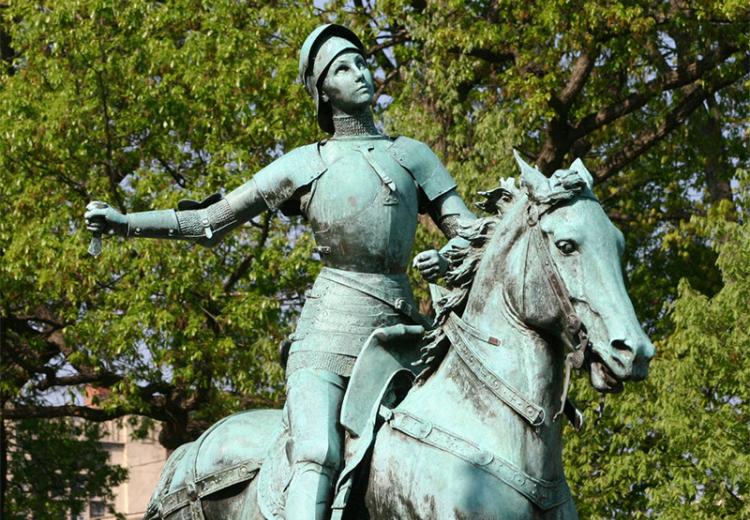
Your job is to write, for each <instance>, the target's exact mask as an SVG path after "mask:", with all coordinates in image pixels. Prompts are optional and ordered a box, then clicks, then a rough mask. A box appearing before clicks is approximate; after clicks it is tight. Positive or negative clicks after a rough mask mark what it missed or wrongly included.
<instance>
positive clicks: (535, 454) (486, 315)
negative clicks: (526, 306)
mask: <svg viewBox="0 0 750 520" xmlns="http://www.w3.org/2000/svg"><path fill="white" fill-rule="evenodd" d="M508 217H510V215H509V216H508ZM508 217H506V218H505V219H503V221H502V222H500V223H499V224H498V227H497V230H496V232H495V235H494V236H493V238H492V239H491V240H490V243H489V244H488V245H487V249H486V250H485V253H484V256H483V258H482V260H481V262H480V265H479V268H478V270H477V273H476V275H475V278H474V282H473V284H472V289H471V292H470V294H469V296H468V300H467V304H466V308H465V311H464V313H463V319H464V321H465V322H467V323H469V324H471V325H472V326H473V327H475V328H477V329H479V330H480V331H482V332H484V333H486V334H488V335H491V336H494V337H497V338H499V339H500V341H501V345H500V346H492V345H489V344H486V343H482V342H476V341H475V342H474V343H473V346H474V348H475V349H477V350H478V351H480V353H481V354H482V357H484V359H485V360H486V368H487V369H489V370H491V371H492V372H493V373H494V374H496V375H497V376H499V377H500V378H501V379H502V380H503V381H504V382H505V383H507V384H509V385H511V386H513V387H514V388H515V389H517V390H518V391H520V392H521V393H522V394H523V395H524V396H525V397H526V398H527V399H528V400H529V401H531V402H533V403H535V404H537V405H538V406H540V407H541V408H542V409H543V410H544V413H545V421H544V424H543V425H542V426H540V427H538V428H534V427H532V426H531V425H530V424H528V422H526V421H525V419H523V418H522V417H521V416H520V415H518V414H517V413H516V412H515V411H513V410H512V409H511V408H510V407H509V406H508V405H506V404H505V403H503V402H502V401H501V400H500V399H499V398H497V397H496V396H495V395H494V394H492V392H491V391H489V390H488V389H486V388H482V385H483V383H481V382H479V381H478V380H476V378H474V377H473V376H471V375H470V374H469V373H468V370H467V368H466V365H465V364H464V363H463V362H462V361H461V359H460V358H459V357H458V355H457V353H456V349H455V348H450V349H449V352H448V354H447V355H446V357H445V359H444V360H443V362H442V363H441V365H440V367H439V368H438V370H437V371H436V373H435V374H434V375H433V376H432V377H431V378H430V379H429V380H428V381H427V382H426V383H425V385H424V388H423V389H422V390H421V391H422V392H424V393H425V394H426V395H431V396H432V397H431V398H430V397H428V398H427V399H425V400H424V402H425V403H427V402H432V403H435V402H437V403H439V404H438V406H434V405H427V406H428V407H429V408H430V409H431V411H432V413H434V414H436V415H438V416H440V418H441V420H448V421H450V422H452V424H451V425H446V427H447V428H449V429H450V428H453V429H454V430H453V431H456V432H457V433H464V434H465V435H466V436H467V437H470V438H471V440H473V441H474V442H476V443H477V444H479V445H481V446H483V447H485V449H490V450H492V451H493V452H494V453H496V454H498V455H500V456H501V457H503V458H505V459H506V460H509V461H510V462H512V463H514V464H516V465H517V466H519V467H521V468H522V469H524V471H526V472H527V473H529V474H531V475H533V476H537V477H540V478H546V479H556V478H559V477H561V476H562V447H561V445H562V442H561V419H559V418H558V419H557V421H554V422H553V421H552V418H553V416H554V415H555V413H556V412H557V411H558V409H559V408H560V395H561V392H562V353H561V349H559V348H551V346H550V345H549V344H548V343H547V341H546V340H545V339H544V338H543V337H541V336H540V335H539V334H537V333H536V332H534V331H533V330H531V329H530V328H529V327H527V326H526V325H525V324H524V318H523V317H522V316H519V315H518V314H517V313H516V312H515V311H514V310H513V308H512V306H511V304H510V302H509V300H511V299H512V297H511V293H512V291H513V290H517V289H516V286H517V284H519V283H520V282H521V280H522V279H523V278H524V269H525V267H523V266H525V263H524V262H525V258H526V251H525V249H526V247H527V244H528V228H527V227H526V226H525V221H520V220H519V218H515V219H513V220H512V221H509V222H506V220H508ZM521 222H524V223H521ZM518 266H521V267H520V268H518ZM472 385H473V386H472ZM449 401H453V402H449ZM446 410H448V411H449V413H446Z"/></svg>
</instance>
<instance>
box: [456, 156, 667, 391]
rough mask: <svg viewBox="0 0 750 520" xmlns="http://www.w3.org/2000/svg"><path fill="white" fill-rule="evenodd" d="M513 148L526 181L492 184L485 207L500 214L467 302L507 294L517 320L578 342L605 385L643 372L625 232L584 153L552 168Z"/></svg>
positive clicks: (643, 344)
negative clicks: (625, 264) (603, 200)
mask: <svg viewBox="0 0 750 520" xmlns="http://www.w3.org/2000/svg"><path fill="white" fill-rule="evenodd" d="M515 155H516V160H517V162H518V164H519V165H520V167H521V185H520V186H518V185H517V183H516V182H515V180H514V179H504V180H502V181H501V185H500V187H499V188H497V189H495V190H493V191H491V192H487V193H485V196H486V197H487V201H486V202H485V203H484V208H485V209H488V210H494V211H495V212H497V214H498V215H499V220H497V223H496V225H495V226H494V227H495V228H496V229H495V231H494V232H493V233H492V234H491V236H489V235H488V240H487V244H486V245H485V247H483V255H482V256H483V258H482V260H481V262H482V264H485V263H486V264H485V267H486V268H483V267H482V265H479V266H478V267H477V269H476V271H477V279H476V280H474V282H475V283H474V286H475V287H474V288H472V293H475V292H478V293H480V294H479V295H478V296H479V297H478V298H472V297H471V296H470V297H469V299H468V300H469V301H468V302H467V309H469V310H470V312H471V307H472V305H474V307H475V308H474V311H475V314H477V312H476V311H477V308H476V306H477V305H481V304H478V303H476V302H477V300H480V301H482V300H486V301H493V300H494V301H495V302H496V303H497V302H498V301H499V300H501V301H500V304H499V305H496V307H501V308H503V309H504V312H506V313H507V314H508V315H510V316H511V317H512V321H515V322H517V323H519V324H521V325H522V326H527V327H528V328H529V329H531V330H533V331H536V332H538V333H539V334H540V335H541V336H543V337H544V338H546V339H551V340H552V341H549V343H550V344H552V345H563V346H564V345H567V346H568V347H570V348H571V350H573V351H575V350H576V349H579V350H580V352H578V354H577V356H578V359H579V361H578V365H577V366H579V367H580V366H585V367H587V368H588V369H589V372H590V376H591V383H592V385H593V386H594V387H595V388H596V389H597V390H599V391H601V392H615V391H619V390H620V389H621V388H622V382H623V381H627V380H633V381H637V380H641V379H644V378H645V377H646V376H647V374H648V366H649V361H650V360H651V358H652V357H653V356H654V346H653V344H652V343H651V341H650V340H649V339H648V337H647V336H646V334H645V333H644V332H643V329H642V328H641V326H640V323H639V322H638V319H637V317H636V315H635V311H634V309H633V305H632V303H631V301H630V298H629V297H628V294H627V291H626V289H625V283H624V280H623V274H622V260H621V258H622V253H623V247H624V239H623V235H622V233H621V232H620V231H619V230H618V229H617V228H616V227H615V226H614V225H613V224H612V222H611V221H610V220H609V218H608V217H607V215H606V213H605V212H604V210H603V209H602V207H601V205H600V203H599V201H598V200H597V198H596V196H595V195H594V193H593V191H592V189H591V188H592V186H593V178H592V176H591V174H590V173H589V172H588V170H586V167H585V166H584V165H583V163H582V162H581V161H580V159H577V160H576V161H575V162H574V163H573V164H572V165H571V167H570V168H569V169H567V170H558V171H557V172H555V173H554V174H553V175H552V176H551V177H549V178H547V177H545V176H544V175H543V174H542V173H541V172H539V171H538V170H536V169H535V168H533V167H532V166H530V165H528V164H527V163H526V162H525V161H524V160H523V159H522V158H521V157H520V156H519V155H518V153H516V154H515ZM483 273H484V278H485V279H481V278H483V276H482V274H483ZM477 286H479V287H477ZM475 296H476V295H475Z"/></svg>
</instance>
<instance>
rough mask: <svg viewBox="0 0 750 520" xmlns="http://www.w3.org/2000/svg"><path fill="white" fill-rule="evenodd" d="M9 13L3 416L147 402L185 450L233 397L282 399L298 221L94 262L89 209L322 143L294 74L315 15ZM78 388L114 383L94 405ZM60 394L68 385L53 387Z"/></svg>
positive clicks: (221, 10) (228, 182)
mask: <svg viewBox="0 0 750 520" xmlns="http://www.w3.org/2000/svg"><path fill="white" fill-rule="evenodd" d="M3 14H4V28H5V31H6V33H7V34H8V35H9V40H10V42H12V49H13V51H14V53H15V54H14V58H13V60H11V64H12V66H11V67H10V69H9V71H7V73H5V74H4V75H3V76H2V80H1V81H2V86H1V87H0V88H1V91H0V105H2V107H3V114H4V116H3V120H2V123H0V124H1V125H2V131H1V132H2V135H3V136H4V138H3V140H2V144H0V171H1V172H2V177H3V182H2V186H1V187H0V193H1V196H2V199H3V200H4V201H8V204H3V207H2V209H0V220H1V221H2V223H0V254H1V255H2V258H3V261H2V265H1V266H0V287H2V294H3V300H2V316H3V321H4V324H5V329H6V335H5V340H4V342H3V344H2V348H3V377H2V383H0V385H2V396H3V399H2V401H3V403H4V407H5V411H4V413H5V417H7V418H11V419H15V418H21V417H38V418H44V417H60V416H78V417H83V418H87V419H90V420H106V419H110V418H114V417H119V416H122V415H123V414H133V413H134V414H142V415H146V416H149V417H152V418H154V419H158V420H160V421H164V423H165V429H164V430H163V434H162V438H161V440H162V442H163V444H164V445H165V446H167V447H172V448H174V447H176V446H178V445H179V444H181V443H182V442H185V441H186V440H190V439H192V438H194V437H195V436H196V435H197V434H199V433H200V432H201V431H202V430H203V429H204V428H205V427H206V426H207V425H208V424H210V422H213V421H214V420H215V419H216V418H218V417H220V416H221V415H224V414H226V413H227V412H228V411H229V410H232V409H236V408H238V407H252V406H261V405H263V406H271V405H274V404H278V403H279V399H280V396H281V392H280V388H281V369H280V367H279V366H278V363H277V359H278V354H277V347H278V344H279V342H280V341H281V340H282V339H283V338H284V336H285V335H286V334H287V333H288V332H289V329H290V323H289V318H288V317H289V316H290V315H292V314H293V313H294V309H295V308H296V307H297V306H298V302H299V301H300V298H301V297H302V292H303V291H304V288H305V286H307V285H309V283H310V280H311V279H312V277H313V276H314V274H315V268H314V267H311V255H312V244H311V240H310V238H309V237H308V236H307V235H306V234H300V233H299V231H298V229H297V223H296V222H290V221H288V220H281V219H278V218H271V216H270V215H268V216H265V217H263V218H261V219H259V220H257V221H255V222H253V223H252V224H251V225H247V226H246V227H245V228H244V229H242V230H241V231H240V232H239V233H235V234H233V236H232V237H231V238H229V239H228V240H226V241H224V243H223V244H222V245H221V246H220V247H218V248H215V249H213V250H196V249H195V248H193V247H192V246H190V245H187V244H186V243H176V242H175V243H165V242H160V243H157V242H143V241H141V242H132V241H130V242H124V241H121V240H108V241H106V245H105V252H104V254H103V255H102V256H101V257H100V258H97V259H94V258H90V257H88V256H87V255H86V253H85V244H86V241H87V240H89V239H90V236H89V234H88V233H86V232H85V230H83V231H82V222H81V208H83V207H84V206H85V204H86V202H87V201H88V200H91V199H95V198H96V199H104V200H109V201H111V202H112V203H113V204H116V205H117V206H119V207H120V208H121V209H123V210H127V211H137V210H142V209H147V208H151V207H175V205H176V203H177V200H178V199H181V198H188V197H192V198H202V197H204V196H206V195H207V194H208V193H210V192H212V191H216V190H218V189H220V188H222V187H223V188H225V189H231V188H234V187H236V186H238V185H239V184H241V183H242V182H244V181H245V180H246V179H247V178H249V177H250V176H251V175H252V173H254V172H255V171H257V170H258V169H260V167H261V166H263V165H264V164H266V163H268V162H269V161H271V160H272V159H273V158H274V157H276V156H277V155H278V154H280V153H282V152H283V151H284V150H285V149H289V148H293V147H295V146H297V145H299V144H303V143H305V142H308V141H312V140H314V138H315V136H316V133H315V128H314V115H313V113H312V111H313V107H312V106H310V104H309V103H308V102H307V100H306V99H305V95H304V93H303V91H302V88H301V86H300V85H298V84H296V83H294V82H293V81H292V79H293V78H294V77H295V71H296V52H297V45H298V42H299V41H301V40H302V39H303V38H304V36H305V35H306V34H307V32H308V31H309V30H310V29H311V28H312V27H313V26H314V25H315V23H316V21H315V20H314V19H312V17H311V13H309V12H307V11H306V10H304V9H301V8H297V7H294V6H290V7H286V6H284V5H281V4H279V5H275V6H273V7H268V8H265V7H259V6H258V7H257V8H253V9H249V8H248V6H247V5H245V4H243V3H237V2H232V1H226V2H213V3H211V5H210V6H209V5H206V4H203V3H201V2H194V1H184V2H178V3H172V4H169V5H165V4H162V3H154V2H146V1H140V2H115V1H94V0H92V1H86V2H79V3H69V2H59V3H57V4H47V5H46V6H44V7H40V6H39V5H38V4H35V3H23V2H22V3H19V4H14V5H13V6H11V7H8V8H6V9H5V10H4V13H3ZM287 121H305V122H308V124H307V125H302V124H300V125H297V124H295V125H287V124H286V123H287ZM290 237H294V240H292V241H294V242H296V243H295V246H296V247H294V249H292V244H290ZM84 385H93V386H99V387H107V388H111V389H112V392H111V393H110V394H109V397H107V398H106V399H102V400H101V401H100V402H98V403H96V406H95V407H91V406H83V405H80V404H78V402H77V401H76V399H75V396H76V395H80V393H81V389H82V387H83V386H84ZM61 389H62V390H61ZM50 391H65V392H69V393H70V394H71V396H72V397H71V398H70V399H69V400H68V402H67V403H65V404H61V405H56V406H47V405H42V404H40V403H41V402H42V398H43V397H44V395H45V394H46V393H49V392H50Z"/></svg>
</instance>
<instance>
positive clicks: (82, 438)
mask: <svg viewBox="0 0 750 520" xmlns="http://www.w3.org/2000/svg"><path fill="white" fill-rule="evenodd" d="M7 437H8V441H7V447H8V451H7V453H6V454H5V455H6V457H7V459H8V470H9V478H8V481H7V492H6V493H5V495H4V497H5V504H4V507H3V509H2V514H3V518H6V519H8V520H24V519H27V518H35V519H40V520H44V519H50V520H52V519H58V518H67V517H68V515H70V517H71V518H77V517H78V515H79V514H80V513H82V512H83V511H84V510H85V507H86V506H87V505H88V503H89V500H90V499H92V498H98V499H102V500H106V499H110V500H111V499H112V489H113V488H114V487H115V486H117V485H118V484H120V483H121V482H123V481H124V480H125V478H126V474H127V472H126V471H125V470H124V469H123V468H121V467H120V466H112V465H110V464H109V463H108V462H109V461H108V459H109V454H108V453H107V451H106V450H105V449H104V448H103V447H102V445H101V444H100V439H101V438H102V431H101V429H100V427H99V425H98V424H96V423H91V422H85V421H80V420H77V421H74V420H70V419H55V420H42V419H23V420H20V421H16V422H13V423H12V424H11V427H10V428H9V429H8V432H7Z"/></svg>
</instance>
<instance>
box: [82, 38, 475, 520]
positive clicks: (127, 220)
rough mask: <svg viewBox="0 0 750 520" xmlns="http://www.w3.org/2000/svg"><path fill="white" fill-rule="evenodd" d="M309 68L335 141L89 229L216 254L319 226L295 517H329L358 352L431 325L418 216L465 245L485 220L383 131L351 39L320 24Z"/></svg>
mask: <svg viewBox="0 0 750 520" xmlns="http://www.w3.org/2000/svg"><path fill="white" fill-rule="evenodd" d="M299 62H300V66H299V73H300V79H301V80H302V82H303V83H304V85H305V87H306V89H307V91H308V92H309V93H310V95H311V96H312V98H313V100H314V101H315V103H316V106H317V113H318V116H317V118H318V123H319V125H320V127H321V128H322V129H323V130H324V131H325V132H327V133H328V134H332V137H330V138H329V139H326V140H323V141H320V142H318V143H314V144H310V145H307V146H302V147H300V148H297V149H295V150H292V151H291V152H289V153H287V154H286V155H284V156H282V157H280V158H279V159H277V160H276V161H274V162H273V163H271V164H270V165H268V166H267V167H266V168H264V169H262V170H261V171H259V172H258V173H257V174H256V175H255V176H254V177H253V178H252V179H250V180H249V181H247V182H246V183H245V184H243V185H242V186H240V187H239V188H237V189H236V190H234V191H232V192H230V193H228V194H226V195H225V196H221V195H218V194H217V195H213V196H211V197H208V198H207V199H205V200H204V201H202V202H191V201H183V202H182V203H180V204H179V205H178V209H177V210H176V211H175V210H163V211H147V212H141V213H131V214H127V215H123V214H121V213H119V212H118V211H117V210H115V209H114V208H112V207H109V206H107V205H105V204H102V203H91V204H89V207H88V209H89V210H88V211H87V213H86V215H85V218H86V219H87V223H88V229H90V230H91V231H94V232H97V233H102V232H112V233H114V234H118V235H121V236H126V237H151V238H174V239H187V240H192V241H195V242H197V243H199V244H202V245H205V246H212V245H213V244H215V243H217V242H218V241H219V240H220V239H221V237H223V236H224V235H225V234H226V233H227V232H229V231H230V230H231V229H233V228H235V227H237V226H239V225H241V224H242V223H244V222H246V221H248V220H249V219H252V218H253V217H255V216H257V215H258V214H260V213H261V212H263V211H265V210H267V209H276V208H278V209H280V210H281V211H282V212H284V213H285V214H287V215H290V214H301V215H303V216H304V217H305V218H306V219H307V221H308V222H309V224H310V226H311V227H312V230H313V233H314V236H315V240H316V243H317V246H318V251H319V253H320V256H321V259H322V261H323V263H324V265H325V267H324V268H323V269H322V271H321V273H320V275H319V276H318V278H317V280H316V281H315V284H314V285H313V287H312V289H311V290H310V291H309V292H308V297H307V300H306V302H305V305H304V307H303V309H302V313H301V316H300V319H299V321H298V325H297V329H296V331H295V333H294V335H293V336H292V340H293V341H292V344H291V347H290V350H289V357H288V362H287V367H286V370H287V382H286V383H287V401H286V405H285V410H284V419H285V421H286V423H287V426H288V428H289V431H290V434H291V439H292V442H291V445H290V447H291V450H290V455H291V461H292V466H293V475H292V480H291V482H290V484H289V490H288V496H287V502H286V516H287V518H290V519H303V518H304V519H307V518H310V519H313V518H314V519H321V518H326V517H327V516H328V507H329V504H330V500H331V493H332V487H333V484H334V482H335V478H336V474H337V472H338V471H339V470H340V468H341V465H342V463H343V461H342V451H343V450H342V435H341V432H340V426H339V424H338V418H339V411H340V408H341V402H342V399H343V397H344V392H345V390H346V386H347V383H348V378H349V376H350V374H351V371H352V368H353V366H354V362H355V360H356V358H357V355H358V353H359V352H360V350H361V348H362V346H363V344H364V343H365V340H366V339H367V337H368V336H369V335H370V334H371V333H372V332H373V330H374V329H376V328H377V327H382V326H388V325H395V324H398V323H405V324H410V323H419V322H420V321H421V319H422V318H421V316H420V315H419V313H418V312H417V310H416V307H415V304H414V299H413V296H412V292H411V289H410V287H409V283H408V280H407V276H406V274H405V272H406V269H407V267H408V263H409V259H410V256H411V253H412V247H413V245H414V235H415V230H416V225H417V215H418V213H428V214H429V215H430V216H431V217H432V219H433V220H434V221H435V223H436V224H437V225H438V226H439V228H440V229H441V230H442V231H443V233H444V234H445V235H446V236H447V237H448V238H449V239H453V240H460V238H459V237H457V236H456V231H457V229H458V226H459V221H460V220H462V219H463V220H473V219H474V218H475V217H474V216H473V215H472V213H471V212H470V211H469V210H468V209H467V207H466V205H465V204H464V202H463V201H462V200H461V198H460V197H459V195H458V194H457V192H456V189H455V188H456V184H455V182H454V181H453V179H452V178H451V176H450V174H449V173H448V172H447V170H446V169H445V167H444V166H443V165H442V164H441V162H440V160H439V159H438V158H437V156H436V155H435V154H434V153H433V152H432V151H431V150H430V149H429V147H427V146H426V145H425V144H423V143H421V142H419V141H415V140H413V139H409V138H406V137H396V138H391V137H387V136H385V135H382V134H381V133H380V132H379V131H378V129H377V128H376V126H375V124H374V123H373V116H372V112H371V108H370V106H371V103H372V99H373V93H374V88H373V80H372V75H371V73H370V71H369V70H368V67H367V64H366V62H365V59H364V47H363V45H362V42H361V41H360V40H359V38H358V37H357V36H356V35H355V34H354V33H353V32H351V31H350V30H349V29H347V28H345V27H343V26H340V25H335V24H328V25H323V26H320V27H318V28H317V29H315V30H314V31H313V32H312V33H311V34H310V35H309V36H308V37H307V39H306V40H305V42H304V44H303V46H302V49H301V51H300V60H299ZM454 237H455V238H454ZM414 265H415V266H416V267H417V268H418V269H419V270H420V272H421V274H422V275H423V276H424V277H425V278H427V279H428V280H432V279H435V278H437V277H438V276H440V275H441V274H442V273H443V272H444V270H445V268H446V266H447V262H446V260H445V259H444V258H443V257H442V256H441V255H440V253H439V252H438V251H435V250H430V251H424V252H422V253H420V254H419V255H417V257H416V258H415V260H414Z"/></svg>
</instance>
